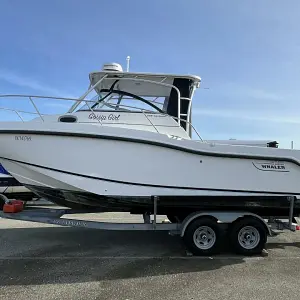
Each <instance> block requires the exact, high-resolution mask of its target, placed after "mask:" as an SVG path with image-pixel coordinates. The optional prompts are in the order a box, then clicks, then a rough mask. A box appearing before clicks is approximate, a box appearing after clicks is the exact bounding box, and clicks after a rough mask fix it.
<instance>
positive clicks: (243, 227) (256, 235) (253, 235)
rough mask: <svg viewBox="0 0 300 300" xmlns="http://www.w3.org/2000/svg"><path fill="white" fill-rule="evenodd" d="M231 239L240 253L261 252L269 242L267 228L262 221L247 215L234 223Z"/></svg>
mask: <svg viewBox="0 0 300 300" xmlns="http://www.w3.org/2000/svg"><path fill="white" fill-rule="evenodd" d="M229 239H230V243H231V245H232V247H233V249H234V250H235V252H236V253H238V254H243V255H254V254H260V253H261V252H262V250H263V249H264V247H265V245H266V242H267V229H266V226H265V225H264V224H262V222H261V221H259V220H257V219H255V218H253V217H245V218H243V219H240V220H238V221H236V222H235V223H233V224H232V226H231V228H230V229H229Z"/></svg>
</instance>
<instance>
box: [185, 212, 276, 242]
mask: <svg viewBox="0 0 300 300" xmlns="http://www.w3.org/2000/svg"><path fill="white" fill-rule="evenodd" d="M204 216H205V217H209V218H213V219H215V220H216V221H217V222H220V223H227V224H230V223H233V222H234V221H236V220H237V219H238V218H243V217H253V218H256V219H258V220H260V221H261V222H262V224H264V225H265V227H266V231H267V233H268V235H272V233H271V229H270V227H269V226H268V224H267V222H266V221H265V220H264V219H263V218H262V217H260V216H259V215H256V214H254V213H251V212H224V211H220V212H218V211H215V212H209V211H206V212H195V213H192V214H190V215H188V216H187V217H186V218H185V219H184V220H183V222H182V224H181V230H180V236H181V237H183V236H184V233H185V231H186V229H187V227H188V226H189V224H190V223H191V222H192V221H194V220H196V219H198V218H200V217H204Z"/></svg>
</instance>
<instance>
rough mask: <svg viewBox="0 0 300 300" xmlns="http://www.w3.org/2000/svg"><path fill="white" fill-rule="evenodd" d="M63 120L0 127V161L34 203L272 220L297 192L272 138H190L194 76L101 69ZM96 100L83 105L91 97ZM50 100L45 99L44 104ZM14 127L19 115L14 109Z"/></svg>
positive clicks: (290, 164) (299, 163)
mask: <svg viewBox="0 0 300 300" xmlns="http://www.w3.org/2000/svg"><path fill="white" fill-rule="evenodd" d="M89 79H90V87H89V89H88V91H87V92H86V93H85V94H84V95H82V97H80V98H78V99H70V98H61V99H60V100H61V101H70V100H74V101H75V103H73V105H72V106H71V107H70V108H69V110H68V111H67V112H66V113H65V114H54V115H43V114H42V113H41V112H40V110H39V109H38V107H37V105H36V102H37V98H40V99H44V100H45V101H48V99H50V98H51V97H38V96H21V95H3V96H1V97H4V98H7V99H8V98H9V97H24V99H29V101H30V102H31V103H30V104H31V105H32V104H33V107H34V108H35V109H36V114H37V117H36V118H34V119H32V120H31V121H26V122H16V121H14V122H1V123H0V145H1V147H0V162H1V163H2V164H3V165H4V167H5V168H6V169H7V170H8V171H9V172H10V173H11V174H12V175H13V176H14V177H15V178H16V179H17V180H18V181H19V182H21V183H22V184H24V185H25V186H26V187H28V188H29V189H31V190H32V191H34V192H36V193H37V194H39V195H40V196H42V197H44V198H46V199H48V200H50V201H53V202H56V203H59V204H64V205H66V206H69V207H73V206H74V207H76V206H79V207H82V206H83V207H93V208H100V209H104V210H111V211H116V210H124V211H130V212H145V211H148V210H150V209H151V208H152V202H151V196H153V195H158V196H160V203H159V210H158V212H159V213H163V214H165V213H167V214H171V213H172V214H178V213H182V212H184V211H190V210H193V209H195V208H197V209H206V208H212V207H214V208H215V207H220V205H222V207H223V209H227V207H230V208H231V209H232V208H236V209H240V208H241V207H243V206H245V205H246V206H249V207H250V208H249V209H250V210H254V211H255V212H256V213H259V214H264V213H265V210H266V209H269V210H273V212H272V214H273V215H276V213H277V211H278V213H280V214H284V213H287V211H288V208H287V207H286V206H283V204H282V203H281V202H280V200H279V198H277V197H279V196H282V195H300V185H299V179H300V151H297V150H290V149H279V148H277V147H276V146H277V143H276V142H275V141H263V142H262V141H236V140H229V141H203V140H202V139H201V137H200V135H199V134H198V133H197V131H194V134H195V133H196V134H195V137H196V139H192V137H194V136H193V135H192V132H193V129H194V128H193V126H192V124H191V112H192V98H193V95H194V92H195V90H196V89H197V88H198V87H199V86H200V81H201V79H200V77H198V76H193V75H174V74H173V75H172V74H153V73H133V72H123V70H122V68H121V66H120V65H118V64H108V65H104V68H103V69H102V71H97V72H92V73H90V75H89ZM93 93H94V95H95V97H93V98H91V97H90V95H91V94H93ZM51 99H54V98H53V97H52V98H51ZM17 114H18V116H19V117H20V118H21V120H22V116H21V115H22V113H21V112H20V111H17Z"/></svg>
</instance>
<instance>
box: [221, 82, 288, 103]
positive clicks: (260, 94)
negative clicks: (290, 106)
mask: <svg viewBox="0 0 300 300" xmlns="http://www.w3.org/2000/svg"><path fill="white" fill-rule="evenodd" d="M217 89H218V91H219V93H221V94H223V95H224V94H225V95H228V96H234V97H235V98H236V97H239V98H241V99H243V98H253V99H256V100H271V101H276V102H281V101H283V100H285V99H286V96H287V95H286V94H285V95H284V96H283V95H281V94H279V93H277V92H273V91H268V90H265V89H261V88H258V87H251V86H246V85H242V84H237V83H230V82H228V83H225V84H223V85H221V86H219V87H217Z"/></svg>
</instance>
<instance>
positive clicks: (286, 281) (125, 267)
mask: <svg viewBox="0 0 300 300" xmlns="http://www.w3.org/2000/svg"><path fill="white" fill-rule="evenodd" d="M78 217H80V216H78ZM91 217H92V219H94V220H97V219H100V218H101V219H102V220H103V219H112V218H113V219H114V221H131V220H132V217H131V216H130V215H128V214H101V216H99V215H96V214H95V215H91ZM267 250H268V252H269V256H268V257H261V256H257V257H243V256H236V255H233V254H232V253H230V251H229V250H228V249H226V246H225V248H224V253H223V254H222V255H218V256H215V257H204V258H203V257H200V258H199V257H189V256H187V255H186V251H185V247H184V245H183V244H182V243H181V240H180V238H179V237H176V236H170V235H168V234H167V233H166V232H116V231H99V230H92V229H84V228H68V227H57V226H52V225H45V224H38V223H31V222H21V221H13V220H5V219H0V299H9V300H14V299H18V300H22V299H32V300H34V299H74V300H77V299H85V300H88V299H124V300H125V299H128V300H131V299H172V300H173V299H182V300H187V299H188V300H191V299H222V300H224V299H232V300H233V299H238V300H243V299H247V300H251V299H261V300H263V299H272V300H274V299H283V298H285V299H290V300H292V299H299V294H300V286H299V282H300V281H299V274H300V233H291V232H285V233H283V234H280V235H279V236H277V237H275V238H270V239H269V242H268V244H267Z"/></svg>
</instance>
